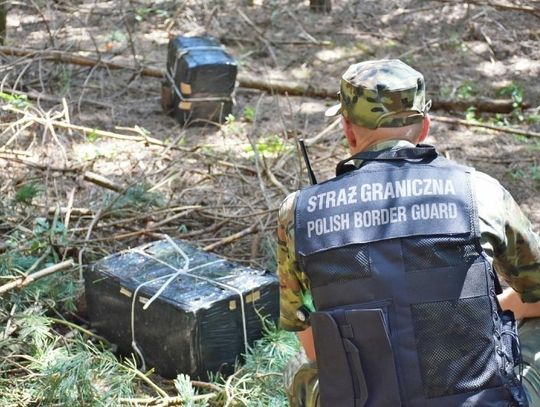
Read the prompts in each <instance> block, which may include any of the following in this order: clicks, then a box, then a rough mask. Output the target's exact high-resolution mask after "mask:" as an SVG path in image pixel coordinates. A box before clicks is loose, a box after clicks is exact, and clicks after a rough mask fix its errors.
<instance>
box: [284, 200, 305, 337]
mask: <svg viewBox="0 0 540 407" xmlns="http://www.w3.org/2000/svg"><path fill="white" fill-rule="evenodd" d="M295 201H296V193H293V194H291V195H289V196H288V197H287V198H286V199H285V200H284V201H283V203H282V204H281V208H280V210H279V214H278V228H277V241H278V247H277V263H278V266H277V272H278V277H279V306H280V316H279V323H280V326H281V328H283V329H285V330H287V331H303V330H304V329H306V328H308V327H309V323H307V322H305V321H304V322H303V321H301V320H300V319H298V317H297V316H296V311H297V310H298V308H300V307H301V306H302V305H303V304H304V298H305V295H306V293H307V292H308V290H309V289H308V282H307V279H306V278H305V275H304V274H303V273H301V272H300V270H299V268H298V264H297V262H296V255H295V248H294V207H295Z"/></svg>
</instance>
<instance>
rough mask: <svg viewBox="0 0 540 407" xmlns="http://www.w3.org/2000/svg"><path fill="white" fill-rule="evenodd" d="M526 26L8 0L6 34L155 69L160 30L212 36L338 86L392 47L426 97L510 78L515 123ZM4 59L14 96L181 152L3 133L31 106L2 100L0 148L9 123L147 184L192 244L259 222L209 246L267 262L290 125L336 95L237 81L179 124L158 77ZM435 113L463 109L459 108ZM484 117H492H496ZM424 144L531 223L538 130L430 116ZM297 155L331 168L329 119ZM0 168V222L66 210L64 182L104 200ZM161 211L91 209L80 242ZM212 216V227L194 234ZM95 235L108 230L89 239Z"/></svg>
mask: <svg viewBox="0 0 540 407" xmlns="http://www.w3.org/2000/svg"><path fill="white" fill-rule="evenodd" d="M504 4H511V3H509V2H507V3H504ZM522 4H523V5H529V6H530V5H531V4H535V2H532V3H531V2H522ZM243 15H245V17H243ZM248 21H250V22H251V23H252V24H253V26H255V27H256V29H255V28H254V27H253V26H252V25H251V24H250V23H249V22H248ZM539 22H540V18H539V17H538V16H537V15H534V14H531V13H529V12H522V11H512V10H505V9H500V8H493V7H489V6H485V5H473V4H469V5H467V4H466V3H465V2H450V1H406V0H393V1H390V0H376V1H372V0H362V1H343V0H333V10H332V12H331V13H330V14H314V13H312V12H310V11H309V5H308V3H307V2H305V1H304V2H293V1H283V0H274V1H264V2H261V1H255V2H254V4H253V5H248V4H247V1H245V0H244V1H240V0H233V1H229V2H224V1H183V2H175V1H165V0H154V1H149V0H144V1H143V0H133V1H118V0H116V1H103V2H99V1H74V0H73V1H69V0H58V1H54V2H49V1H38V0H36V1H35V2H33V3H23V2H13V3H12V4H11V5H10V7H9V14H8V38H7V42H6V45H10V46H17V47H28V48H35V49H45V48H56V49H61V50H64V51H69V52H74V53H80V54H83V55H89V56H97V55H98V54H99V56H100V57H101V58H102V59H106V60H111V61H116V62H122V63H126V64H133V63H135V62H136V63H140V64H142V65H147V66H152V67H158V68H164V65H165V58H166V47H167V42H168V38H169V35H171V34H184V35H195V34H210V35H213V36H215V37H217V38H219V39H220V40H221V41H222V42H223V43H224V44H225V45H226V46H227V49H228V51H229V52H230V53H231V54H232V55H233V56H234V57H235V58H236V59H237V61H238V65H239V70H240V71H241V72H249V73H254V74H257V75H258V76H260V77H261V78H278V79H285V80H287V79H289V78H292V79H294V80H296V81H301V82H304V83H306V84H309V85H311V86H314V87H317V86H325V87H332V86H334V87H335V88H336V90H337V86H338V78H339V76H340V74H341V73H342V72H343V71H344V70H345V69H346V68H347V66H348V65H349V64H351V63H354V62H357V61H360V60H364V59H376V58H401V59H403V60H404V61H406V62H407V63H409V64H411V65H412V66H414V67H415V68H417V69H418V70H420V71H422V72H423V73H424V74H425V76H426V80H427V84H428V94H429V95H431V97H434V98H436V97H448V98H458V97H460V96H467V95H470V96H485V97H497V95H498V91H499V90H500V89H502V88H504V87H508V86H509V85H511V84H515V85H519V86H521V87H522V88H523V89H524V98H525V99H526V100H527V101H528V102H529V103H530V104H531V106H532V107H533V108H532V109H530V110H528V111H526V112H523V115H524V116H525V119H524V120H523V121H520V120H519V119H517V118H516V116H517V115H516V114H514V115H506V116H501V117H498V118H497V120H499V121H501V120H504V119H507V120H509V121H510V122H511V124H512V125H514V126H518V127H520V128H522V129H527V130H530V131H537V132H538V131H540V124H539V123H538V120H536V118H538V114H539V111H538V109H539V105H540V84H539V83H538V80H537V78H538V76H539V75H540V24H539ZM263 39H264V41H263ZM265 44H267V45H265ZM272 54H273V55H272ZM2 59H3V61H4V63H3V65H2V66H1V67H0V72H1V74H0V75H1V76H2V80H3V81H2V85H3V86H4V88H10V87H13V86H15V87H16V88H17V89H19V90H22V91H25V92H29V91H37V92H40V93H43V94H46V95H49V96H53V97H56V98H66V101H67V103H68V106H69V115H70V120H71V122H72V123H76V124H82V125H85V126H88V127H91V128H97V129H103V130H110V131H115V132H117V133H122V134H130V135H137V133H136V132H135V131H133V130H125V129H119V127H127V128H132V129H133V128H134V127H135V126H140V127H141V128H144V129H145V130H146V131H148V132H149V133H150V134H151V136H152V137H155V138H157V139H160V140H163V141H166V142H174V143H176V144H175V145H179V146H180V147H181V148H184V150H185V151H180V150H175V149H164V148H162V147H155V146H149V145H144V144H142V143H133V142H126V141H121V140H114V139H110V138H104V137H101V138H97V140H94V138H89V137H84V136H83V135H82V134H81V133H80V132H77V131H71V132H70V131H67V130H61V129H57V131H56V132H55V133H54V134H53V133H52V132H51V131H50V130H48V131H47V130H45V128H44V127H43V126H41V125H38V124H35V123H34V124H32V125H30V126H29V127H27V128H25V129H21V126H20V125H17V126H14V127H13V128H11V130H10V129H7V125H8V124H9V123H13V122H14V121H15V120H17V119H21V117H28V116H24V115H21V114H19V115H17V114H8V113H6V112H3V113H1V114H0V119H1V121H2V126H3V127H2V129H4V130H5V131H4V133H2V134H1V135H0V144H1V145H3V144H4V143H6V141H7V140H8V139H9V138H11V137H12V136H14V135H16V137H15V138H14V141H13V142H12V144H11V147H12V148H16V149H18V150H24V151H26V152H27V153H28V155H29V158H31V159H34V160H35V161H38V162H40V163H44V164H47V165H57V166H59V165H66V164H67V165H81V166H83V167H84V168H85V169H86V170H92V171H94V172H97V173H100V174H102V175H103V176H106V177H108V178H109V179H111V180H113V181H115V182H117V183H119V184H121V185H137V184H142V183H145V184H146V185H153V186H154V191H155V192H158V193H159V194H160V195H161V197H162V199H163V200H164V203H165V207H168V208H174V207H178V206H187V205H198V206H200V207H201V208H198V209H195V210H193V211H188V212H186V213H185V214H183V215H182V216H179V217H178V218H176V219H173V220H171V221H170V222H167V223H166V224H165V225H163V226H162V227H160V228H157V229H155V230H154V232H158V233H170V234H171V235H173V236H180V237H181V236H184V237H186V236H189V235H186V233H188V234H189V233H190V232H191V233H194V234H195V235H192V239H194V240H195V242H196V243H197V244H199V245H202V246H204V245H207V244H210V243H213V242H216V241H218V240H219V239H221V238H223V237H226V236H228V235H230V234H232V233H235V232H238V231H241V230H243V229H245V228H247V227H249V226H250V225H251V224H253V222H256V223H258V224H259V232H257V233H255V234H251V235H250V236H248V237H246V238H243V239H240V240H238V241H236V242H235V243H234V244H232V245H226V246H223V247H221V248H220V249H219V250H218V251H219V252H220V253H221V254H223V255H226V256H228V257H230V258H233V259H237V260H241V261H248V262H251V263H252V264H254V265H258V266H271V257H272V256H271V253H272V251H273V249H272V248H273V245H274V240H273V236H274V225H275V216H276V211H275V209H276V208H277V207H278V206H279V203H280V201H281V200H282V199H283V198H284V196H285V193H286V192H287V191H294V190H295V189H297V188H298V187H299V186H300V185H305V184H306V183H307V180H306V177H305V175H304V174H303V173H301V172H300V165H299V161H298V155H297V151H296V147H295V143H294V140H295V137H298V136H303V137H306V138H309V137H313V136H314V135H316V134H318V133H319V132H321V131H322V130H323V129H325V128H326V126H328V125H329V122H328V121H327V120H325V118H324V117H323V114H322V113H323V112H324V110H325V108H326V107H327V106H328V105H330V104H332V103H333V102H334V101H332V100H322V99H313V98H309V97H300V96H296V97H287V96H283V95H270V94H266V93H262V92H259V91H257V90H252V89H242V88H238V89H237V91H236V102H237V103H236V106H235V108H234V112H233V114H234V116H235V118H236V120H235V121H234V122H233V123H229V124H227V125H223V126H206V127H196V128H188V129H185V128H182V127H181V126H179V125H178V124H177V123H176V122H175V121H174V120H173V119H172V118H170V117H168V116H166V115H164V114H163V112H162V110H161V107H160V81H159V80H158V79H155V78H148V77H141V76H139V75H136V74H134V73H133V72H132V71H108V70H106V69H93V68H88V67H80V66H74V65H67V64H57V63H51V62H48V61H44V60H40V59H38V58H34V59H31V58H13V57H9V58H7V57H5V58H2ZM33 104H34V107H33V108H32V109H30V110H29V111H31V112H32V114H34V115H35V116H39V117H51V116H53V115H54V114H55V113H56V114H58V115H61V114H62V112H64V113H65V111H64V110H63V105H62V103H59V102H58V103H57V102H50V101H46V100H43V99H42V100H40V101H33ZM246 107H250V108H252V109H254V110H256V120H255V123H251V122H249V120H246V119H245V113H244V112H245V109H246ZM59 112H60V113H59ZM28 114H29V113H27V115H28ZM435 114H442V115H445V116H448V115H453V116H455V117H463V113H459V112H458V113H453V114H452V113H448V112H435ZM63 117H65V114H64V116H63ZM483 118H484V119H486V120H495V116H494V115H491V116H483ZM62 120H63V119H62ZM16 130H20V131H19V132H18V133H16ZM249 139H251V140H253V141H254V142H256V143H259V145H260V146H261V145H263V144H261V141H266V144H267V145H268V144H271V143H270V142H271V141H274V145H273V146H274V147H273V148H272V147H270V148H267V149H266V151H265V154H264V162H262V160H261V162H259V164H260V166H261V167H262V166H265V167H266V168H267V169H268V170H269V172H271V173H272V174H273V175H274V176H275V178H276V179H277V180H278V181H279V183H280V184H282V185H283V187H278V186H277V184H278V183H276V182H273V181H272V179H271V177H270V176H268V174H265V173H262V174H261V175H260V177H258V176H257V175H255V174H254V173H253V172H250V171H248V170H246V169H243V168H241V167H240V165H243V166H247V167H249V168H251V169H255V165H254V160H253V154H252V153H250V151H249V145H250V142H249ZM275 140H278V141H277V142H275ZM428 141H429V142H431V143H433V144H435V145H437V146H438V147H439V149H440V150H441V151H442V152H443V153H445V154H446V155H447V156H449V157H451V158H453V159H456V160H457V161H459V162H461V163H467V164H470V165H474V166H476V167H477V168H478V169H480V170H482V171H484V172H486V173H488V174H490V175H493V176H494V177H496V178H498V179H499V180H500V181H501V182H502V183H503V184H504V185H505V186H506V187H507V188H508V189H509V190H510V191H511V192H512V194H513V195H514V196H515V197H516V199H517V200H518V201H519V202H520V204H521V206H522V208H523V210H524V211H525V212H526V213H527V214H528V215H529V216H530V218H531V220H532V221H533V224H534V225H535V228H536V230H538V229H539V226H540V201H539V199H538V197H539V196H540V153H539V151H540V140H539V139H525V138H523V137H519V138H518V137H515V136H513V135H510V134H506V133H499V132H492V131H489V130H485V129H479V128H465V127H462V126H457V125H447V124H442V123H438V122H435V123H434V124H433V128H432V131H431V136H430V139H429V140H428ZM262 148H263V149H264V147H262ZM62 149H63V150H65V157H64V156H63V154H62V153H61V151H62ZM276 150H280V151H277V152H276ZM310 153H311V154H312V161H313V165H314V168H315V171H316V173H317V175H318V177H319V180H322V179H326V178H329V177H331V176H332V172H333V167H334V165H335V163H336V162H337V161H338V160H339V159H340V158H343V157H345V156H346V150H345V146H344V143H343V140H342V136H341V134H340V132H339V129H334V130H332V131H329V132H328V133H327V134H326V135H325V136H324V137H323V138H322V140H321V141H320V142H319V143H317V144H316V145H314V146H312V147H311V148H310ZM219 160H222V161H225V162H227V163H228V164H229V165H226V164H220V163H218V161H219ZM0 169H1V171H2V172H1V174H0V180H1V184H0V185H1V187H0V192H1V193H2V195H3V196H4V197H5V199H4V204H3V206H4V209H5V211H6V212H8V213H9V214H10V216H12V218H11V220H9V221H6V222H5V223H4V226H3V227H4V229H7V230H9V229H10V228H11V227H12V225H13V223H14V222H15V223H16V221H14V220H13V219H16V220H17V221H20V224H27V225H30V224H31V220H29V219H31V217H32V216H35V215H36V214H45V213H46V212H47V210H46V209H45V208H47V207H49V206H52V205H55V204H59V205H61V206H66V205H67V202H68V198H69V194H70V193H71V191H72V190H74V191H75V194H74V203H73V206H74V207H83V208H89V209H91V210H92V211H93V214H94V215H95V214H96V213H97V211H98V210H99V208H102V207H104V205H105V202H108V201H107V199H109V201H110V198H108V197H109V196H110V194H111V193H110V191H107V190H104V189H103V188H100V187H97V186H96V185H94V184H92V183H89V182H86V181H84V180H82V179H81V177H77V176H74V175H66V174H62V173H59V172H54V171H40V170H36V169H32V168H29V167H28V166H26V165H21V164H19V163H16V162H14V161H13V160H6V159H2V158H0ZM263 172H264V171H263ZM30 181H32V182H37V183H39V184H40V185H42V186H43V191H44V192H43V193H42V194H41V195H40V196H39V197H38V198H36V199H35V200H34V202H33V204H34V205H33V206H32V207H30V208H28V207H23V208H17V210H16V211H13V210H12V209H9V208H7V206H8V205H7V204H8V202H10V199H11V198H13V196H14V194H15V191H16V189H17V188H18V187H19V186H20V185H22V184H25V183H28V182H30ZM0 209H1V206H0ZM265 211H267V212H265ZM262 212H265V213H262ZM171 213H177V212H174V211H172V212H167V215H166V214H164V213H163V212H157V210H156V209H153V210H151V211H148V212H147V213H146V214H144V213H142V214H141V210H138V209H130V210H125V211H124V212H122V213H120V214H116V215H115V218H114V219H113V220H118V218H120V219H126V218H128V217H133V216H138V218H137V219H136V220H134V221H132V222H124V223H121V224H116V225H109V224H110V223H111V220H110V219H109V220H108V219H104V220H102V221H100V222H99V223H98V224H96V225H95V226H94V228H93V233H92V235H91V236H90V241H91V250H89V252H92V253H94V255H95V256H99V255H101V254H103V253H107V252H110V251H114V250H117V249H120V248H124V247H126V246H133V245H136V244H139V243H142V242H145V241H148V240H151V239H153V238H155V236H152V235H148V234H146V235H139V236H136V237H128V238H122V237H118V238H117V239H115V238H114V237H115V236H117V235H119V234H124V233H130V232H136V231H137V230H140V229H141V228H144V227H149V226H152V225H155V224H156V223H157V222H159V221H161V220H163V219H164V218H165V217H166V216H170V214H171ZM257 214H258V215H257ZM49 216H50V215H49ZM92 219H93V217H92V216H89V217H80V218H77V217H74V219H72V221H71V228H72V230H71V234H70V237H71V239H72V244H71V245H72V246H73V247H75V248H76V247H79V246H80V244H81V242H82V240H83V239H84V238H85V236H86V231H87V228H88V227H89V226H90V224H91V222H92ZM222 221H223V222H224V224H223V225H222V226H221V227H220V228H217V227H216V230H213V231H204V230H205V228H210V227H211V226H212V225H216V224H217V223H218V222H222ZM10 222H11V223H10ZM6 224H7V226H6ZM201 230H202V232H200V231H201ZM197 233H199V234H197ZM98 238H105V239H111V240H106V241H95V240H94V239H98Z"/></svg>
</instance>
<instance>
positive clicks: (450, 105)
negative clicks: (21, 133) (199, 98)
mask: <svg viewBox="0 0 540 407" xmlns="http://www.w3.org/2000/svg"><path fill="white" fill-rule="evenodd" d="M0 53H1V54H4V55H10V56H20V57H36V58H37V57H39V58H42V59H47V60H53V61H57V62H63V63H70V64H75V65H82V66H96V65H102V66H104V67H107V68H108V69H110V70H115V69H116V70H118V69H120V70H132V71H136V72H138V73H139V74H140V75H142V76H148V77H153V78H164V76H165V71H164V70H162V69H159V68H153V67H145V66H133V65H125V64H121V63H118V62H113V61H105V60H102V59H96V58H90V57H87V56H83V55H78V54H74V53H70V52H64V51H58V50H35V49H27V48H17V47H7V46H0ZM237 80H238V85H239V86H240V87H241V88H248V89H257V90H262V91H265V92H269V93H278V94H286V95H289V96H307V97H313V98H325V99H326V98H332V99H335V98H336V95H337V88H334V87H332V88H328V87H314V86H311V85H309V84H305V83H303V82H297V81H291V80H278V79H264V78H261V76H257V75H254V74H248V73H240V74H239V75H238V77H237ZM470 107H474V108H475V109H476V111H477V112H486V113H510V112H512V111H513V110H514V109H515V108H516V107H519V108H522V109H527V108H529V107H531V104H530V103H527V102H523V103H521V104H517V105H516V104H515V102H514V101H513V100H511V99H489V98H476V99H466V100H446V99H433V101H432V109H434V110H446V111H459V112H462V111H465V110H467V109H469V108H470Z"/></svg>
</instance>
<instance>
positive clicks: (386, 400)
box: [311, 307, 401, 407]
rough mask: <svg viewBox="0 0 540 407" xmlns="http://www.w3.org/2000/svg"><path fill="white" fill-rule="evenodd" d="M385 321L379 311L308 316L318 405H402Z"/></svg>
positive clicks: (364, 310)
mask: <svg viewBox="0 0 540 407" xmlns="http://www.w3.org/2000/svg"><path fill="white" fill-rule="evenodd" d="M386 321H387V318H386V316H385V310H384V309H381V308H375V309H362V308H359V307H354V308H353V307H348V308H347V309H335V310H329V311H318V312H314V313H312V314H311V323H312V326H313V335H314V339H315V350H316V353H317V365H318V367H319V389H320V401H321V407H398V406H400V405H401V399H400V395H399V385H398V380H397V372H396V365H395V361H394V354H393V351H392V345H391V342H390V333H389V330H388V325H387V323H386Z"/></svg>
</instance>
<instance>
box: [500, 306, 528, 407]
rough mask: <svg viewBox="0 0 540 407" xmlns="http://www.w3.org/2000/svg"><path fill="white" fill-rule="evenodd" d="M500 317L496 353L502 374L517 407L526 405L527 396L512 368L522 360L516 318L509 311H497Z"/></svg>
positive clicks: (525, 406)
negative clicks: (498, 341)
mask: <svg viewBox="0 0 540 407" xmlns="http://www.w3.org/2000/svg"><path fill="white" fill-rule="evenodd" d="M499 317H500V319H501V328H500V329H501V335H500V336H501V342H500V344H501V346H502V349H498V354H499V356H500V357H501V359H502V363H501V364H502V369H503V372H502V373H503V376H504V378H505V379H506V380H505V381H506V386H507V388H508V390H509V391H510V393H511V394H512V397H513V399H514V401H515V403H516V404H515V405H516V406H519V407H527V406H528V402H527V397H526V396H525V394H524V392H523V387H522V385H521V382H520V381H519V379H518V378H517V377H516V375H515V372H514V368H515V367H516V366H519V365H520V364H521V363H522V362H523V361H522V358H521V346H520V343H519V337H518V332H517V326H516V320H515V319H514V314H513V313H512V312H511V311H502V312H499Z"/></svg>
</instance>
